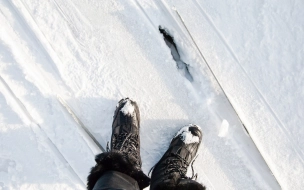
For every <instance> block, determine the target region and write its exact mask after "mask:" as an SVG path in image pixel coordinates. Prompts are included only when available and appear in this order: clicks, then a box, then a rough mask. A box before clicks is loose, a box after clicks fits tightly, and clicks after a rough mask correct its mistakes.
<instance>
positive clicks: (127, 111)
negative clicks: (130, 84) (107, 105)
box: [120, 100, 134, 115]
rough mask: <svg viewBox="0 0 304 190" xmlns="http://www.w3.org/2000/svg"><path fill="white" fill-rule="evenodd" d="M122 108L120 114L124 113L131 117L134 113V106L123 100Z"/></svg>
mask: <svg viewBox="0 0 304 190" xmlns="http://www.w3.org/2000/svg"><path fill="white" fill-rule="evenodd" d="M124 103H126V104H125V105H124V107H122V108H121V110H120V111H121V112H122V113H124V114H125V115H132V114H133V113H134V106H133V105H132V103H131V101H130V100H125V101H124Z"/></svg>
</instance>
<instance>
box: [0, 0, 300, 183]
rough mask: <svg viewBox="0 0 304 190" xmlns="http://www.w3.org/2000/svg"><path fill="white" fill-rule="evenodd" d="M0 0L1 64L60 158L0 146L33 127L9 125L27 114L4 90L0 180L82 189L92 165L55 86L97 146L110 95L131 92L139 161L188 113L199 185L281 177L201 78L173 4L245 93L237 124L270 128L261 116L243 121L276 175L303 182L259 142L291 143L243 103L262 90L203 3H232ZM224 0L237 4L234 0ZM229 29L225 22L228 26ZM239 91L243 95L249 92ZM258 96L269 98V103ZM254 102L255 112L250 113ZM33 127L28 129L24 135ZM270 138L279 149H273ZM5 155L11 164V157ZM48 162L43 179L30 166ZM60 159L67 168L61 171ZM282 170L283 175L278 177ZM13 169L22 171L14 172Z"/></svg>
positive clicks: (106, 135) (229, 82) (154, 153)
mask: <svg viewBox="0 0 304 190" xmlns="http://www.w3.org/2000/svg"><path fill="white" fill-rule="evenodd" d="M0 3H1V8H0V11H1V12H0V22H1V30H0V32H1V33H0V34H1V35H0V40H1V41H0V51H1V57H0V58H1V59H0V61H1V63H0V75H1V76H2V77H3V80H4V81H5V82H6V83H7V85H8V86H9V87H10V89H11V91H12V92H14V94H15V96H16V98H18V99H19V100H20V101H21V102H22V104H23V105H24V107H26V109H27V110H28V112H29V114H31V115H32V117H33V119H34V120H35V121H36V123H37V124H39V125H40V126H41V127H42V128H43V130H45V134H46V135H47V136H48V138H50V139H51V140H52V141H53V142H54V145H55V146H56V147H57V148H58V150H59V151H60V152H61V153H62V155H63V156H64V157H65V158H66V160H67V163H68V164H69V166H66V165H65V166H63V168H64V169H61V167H60V161H59V162H58V160H60V156H59V155H58V154H56V153H55V152H52V151H51V150H50V149H48V148H45V147H43V148H42V149H41V148H38V150H36V149H35V145H33V143H29V144H30V145H31V147H25V148H24V149H25V150H29V151H31V152H32V153H33V155H37V156H38V157H39V158H41V160H42V162H39V163H40V165H35V163H34V161H36V159H35V158H33V160H31V161H33V162H30V164H31V165H30V164H28V163H27V161H24V160H22V159H18V157H19V156H22V154H24V155H26V156H28V153H27V152H26V151H25V152H22V151H21V150H18V151H10V143H9V142H11V141H10V140H9V139H10V138H12V139H13V140H14V141H16V142H18V139H17V138H18V137H20V138H19V139H21V140H24V142H26V141H25V140H27V139H29V138H28V136H29V135H30V134H31V133H28V132H25V131H24V132H23V131H21V132H20V133H19V134H18V135H17V137H14V135H13V131H14V128H15V126H14V124H11V123H12V122H11V121H14V120H16V121H18V124H17V125H18V128H26V127H27V126H28V125H27V124H26V122H25V121H24V120H23V119H22V118H23V116H22V114H20V113H19V112H18V111H16V110H15V109H14V107H13V105H12V104H10V102H9V99H10V98H11V97H10V96H8V95H6V96H5V97H4V96H0V103H1V108H4V109H3V110H12V111H7V112H6V111H2V110H1V117H0V122H1V135H2V136H3V139H4V140H3V141H1V147H4V148H3V149H1V151H2V152H1V158H2V160H3V161H1V163H3V164H1V169H2V168H4V169H2V170H0V175H1V176H3V178H2V177H1V178H0V185H1V186H2V188H3V189H5V188H15V189H20V188H24V189H33V188H43V189H77V188H80V189H81V188H82V189H83V183H84V182H85V180H86V176H87V174H88V171H89V169H90V167H91V166H93V165H94V154H95V152H94V149H92V147H91V146H89V145H88V142H87V141H86V139H84V138H85V136H84V135H83V133H82V132H81V130H79V129H78V127H79V126H78V124H77V122H75V121H74V120H73V117H71V115H70V114H69V113H68V111H67V110H66V109H65V108H64V106H62V105H61V104H60V102H59V101H58V100H57V97H58V96H59V97H62V98H63V99H64V101H65V102H66V103H67V105H68V107H70V108H71V110H73V112H74V114H75V115H76V116H77V118H78V119H79V121H81V123H83V125H85V126H86V127H87V128H88V129H89V131H90V132H91V133H92V135H94V137H95V138H96V139H97V140H98V141H99V143H100V144H101V145H102V146H104V147H105V145H106V142H107V141H108V140H109V139H110V134H111V123H112V117H113V112H114V110H115V106H116V104H117V102H118V101H119V100H120V99H121V98H123V97H130V98H132V99H134V100H135V101H137V103H138V104H139V108H140V112H141V118H142V120H141V121H142V123H141V155H142V161H143V170H144V171H145V173H148V171H149V169H150V168H151V167H152V166H153V165H154V164H155V163H156V162H157V161H158V159H159V158H160V157H161V156H162V154H163V153H164V152H165V151H166V149H167V147H168V146H169V142H170V140H171V138H172V137H173V136H174V134H175V133H176V132H177V131H178V129H180V128H181V127H182V126H184V125H186V124H188V123H195V124H197V125H199V126H201V128H202V131H203V133H204V134H203V135H204V136H203V142H202V145H201V148H200V151H199V152H200V154H199V156H198V158H197V159H196V162H195V163H194V167H195V171H196V172H198V174H199V175H198V181H199V182H201V183H204V184H205V185H206V186H207V188H208V189H280V186H279V184H277V182H276V180H275V178H274V177H273V176H272V175H271V172H270V171H269V169H268V168H267V165H266V164H265V163H264V161H263V158H262V157H261V155H260V153H259V151H258V150H257V149H256V148H255V146H254V144H253V143H252V142H251V140H250V138H249V137H248V136H246V133H245V132H244V131H243V129H242V126H241V124H240V123H239V121H238V119H237V117H236V115H235V114H234V112H233V110H232V109H231V107H230V106H229V103H228V102H227V101H226V100H225V97H224V95H223V94H221V92H220V90H219V89H218V87H217V86H216V84H214V83H213V81H212V80H211V79H210V75H209V74H208V69H207V68H206V66H204V65H202V64H201V60H200V58H199V56H198V54H197V52H195V51H194V49H193V46H192V44H191V42H190V41H189V36H187V33H186V32H185V30H184V29H183V27H182V25H181V23H179V22H178V20H177V19H176V17H175V16H174V11H172V10H171V8H172V6H173V5H175V6H176V7H177V8H178V10H179V11H180V13H181V14H182V15H183V18H184V19H185V21H186V22H187V26H189V25H190V27H189V28H190V31H191V33H193V35H194V37H195V39H196V40H197V43H198V45H199V46H200V47H202V51H203V52H204V55H205V52H206V59H207V60H210V61H211V62H212V63H214V65H215V71H216V74H218V73H220V75H219V76H220V81H223V80H224V81H225V85H224V89H225V90H226V89H228V93H229V94H230V95H229V96H232V97H233V102H232V103H233V104H234V105H245V106H244V107H242V110H241V112H240V113H241V114H240V117H241V118H245V120H244V121H245V124H246V126H247V124H249V126H263V127H265V129H266V128H267V129H269V130H270V131H271V133H272V134H270V135H269V138H268V137H267V136H265V135H266V134H268V133H267V131H266V130H265V129H260V128H259V127H256V128H254V127H252V128H251V130H252V131H250V132H253V133H255V134H256V137H255V138H257V139H259V140H260V141H258V142H260V144H259V145H258V146H260V147H261V149H262V150H263V151H262V153H263V156H265V155H266V157H267V160H268V162H270V163H271V165H272V170H273V171H275V172H274V174H275V175H276V177H277V176H278V179H279V183H280V185H281V186H282V187H283V188H286V189H288V188H289V187H290V188H296V187H298V186H299V185H300V184H301V182H300V179H301V178H300V176H301V175H302V173H301V171H302V168H301V165H300V163H298V162H293V161H290V162H289V161H288V160H287V159H286V158H285V157H284V156H283V157H282V159H283V161H284V162H282V164H281V165H280V163H278V159H279V158H280V155H277V156H276V155H274V154H273V153H274V152H275V151H273V150H270V153H269V154H268V153H267V149H268V148H269V147H274V148H276V151H278V152H279V153H280V154H281V153H284V152H286V153H288V152H290V153H293V152H292V150H293V148H294V147H293V146H292V144H289V143H288V141H284V143H286V145H287V146H286V147H284V146H283V145H284V144H283V143H278V146H272V145H273V143H270V142H271V141H273V142H277V140H280V139H279V138H278V137H276V136H275V135H273V134H279V135H280V138H282V139H285V136H284V135H282V134H281V133H273V129H275V128H270V127H269V126H270V123H265V121H268V120H267V117H269V118H270V119H272V117H273V115H272V114H268V112H267V110H266V111H265V110H264V109H259V107H250V106H246V105H248V104H244V102H247V101H248V102H249V103H251V104H252V105H256V104H255V103H254V100H257V101H259V102H260V99H259V98H260V97H259V96H255V95H256V94H257V93H256V88H251V87H252V84H250V82H249V83H248V80H247V79H248V78H249V79H250V77H249V76H250V75H249V74H247V75H244V73H243V71H242V69H241V70H240V69H238V68H237V67H238V66H237V65H236V64H235V63H236V62H235V60H239V59H237V57H238V56H239V55H237V54H236V53H235V52H236V51H235V50H234V48H233V46H232V45H231V44H232V42H231V41H229V40H227V38H226V37H225V35H223V34H222V32H221V31H220V30H219V29H218V23H221V22H220V21H221V19H224V20H225V19H228V18H226V17H225V16H224V15H221V16H220V17H217V14H215V15H213V17H212V18H211V17H210V16H208V14H207V13H206V12H203V11H204V10H203V9H202V7H208V8H210V7H212V9H210V12H209V13H210V14H212V13H216V10H221V9H222V12H223V13H230V12H229V11H223V10H225V8H227V7H229V6H228V5H226V4H224V5H223V6H219V7H217V6H214V5H216V4H213V3H212V2H197V1H189V2H187V3H185V2H181V1H175V2H174V4H173V2H170V1H169V0H168V1H161V0H157V1H135V0H134V1H128V2H125V1H122V2H120V1H103V2H96V1H85V0H76V1H71V0H67V1H56V0H52V1H39V0H31V1H25V0H8V1H6V0H0ZM206 4H207V5H206ZM217 4H219V2H217ZM234 4H235V5H237V6H238V8H239V9H240V10H241V8H240V7H241V5H242V4H241V3H240V2H235V3H234ZM225 6H226V7H225ZM265 6H266V5H265ZM217 8H218V9H217ZM265 10H267V9H265ZM297 10H298V9H297ZM188 12H191V14H187V13H188ZM218 14H219V13H218ZM243 14H244V13H243ZM244 15H246V14H244ZM252 15H253V16H254V14H253V13H252V14H251V15H250V16H252ZM231 16H234V15H233V14H232V15H231ZM214 19H216V22H215V21H214ZM228 21H229V20H228ZM188 23H189V24H188ZM210 23H211V24H210ZM227 23H229V22H227ZM234 24H235V23H234ZM237 24H242V23H237ZM266 24H267V23H266ZM159 25H164V26H166V27H168V30H169V31H170V33H172V34H173V36H174V37H175V39H176V40H177V41H176V42H177V45H178V48H180V49H179V50H181V51H180V56H181V58H182V60H183V61H185V62H186V63H187V64H189V72H190V73H191V76H192V77H193V81H192V82H190V81H189V80H187V78H186V77H185V76H184V75H183V74H182V73H180V72H179V70H178V69H177V68H176V63H175V62H174V60H173V59H172V55H171V53H170V50H169V48H168V47H167V45H166V44H165V42H164V40H163V36H162V35H161V34H160V33H159V31H158V26H159ZM215 26H217V27H215ZM235 26H237V25H235ZM227 28H228V27H227ZM238 29H241V27H239V28H238ZM221 30H224V28H221ZM224 31H225V30H224ZM227 32H228V33H229V32H230V33H229V34H231V32H233V30H228V31H227ZM265 32H266V33H267V31H265ZM231 39H233V38H231ZM243 42H246V41H243ZM238 43H242V41H238ZM247 48H248V47H247ZM244 49H246V46H245V48H244ZM253 58H254V56H252V57H251V59H252V60H254V59H253ZM263 61H264V60H262V61H261V63H263ZM238 62H239V63H241V61H238ZM237 64H238V63H237ZM229 68H232V69H230V70H229ZM252 68H253V67H252ZM240 75H241V76H240ZM236 78H237V79H238V80H236ZM253 81H254V80H253ZM247 84H249V85H247ZM241 85H243V86H241ZM233 86H238V87H240V88H238V90H236V89H237V88H231V87H233ZM255 87H257V86H256V85H255ZM234 90H236V91H234ZM247 92H248V93H251V94H252V95H253V96H252V97H251V96H248V93H247ZM260 94H262V95H264V94H263V93H260ZM264 99H265V98H264ZM262 103H263V102H262ZM251 108H252V110H251ZM260 108H261V107H260ZM268 108H271V109H272V106H269V107H268ZM237 109H240V107H237ZM257 110H259V112H260V113H256V111H257ZM264 111H265V112H264ZM264 113H265V114H266V115H265V116H266V117H265V116H263V117H261V118H263V119H262V120H259V121H256V118H257V116H262V115H261V114H264ZM273 113H275V112H273ZM280 113H281V114H282V112H280ZM297 114H298V113H297ZM19 118H21V120H20V119H19ZM255 122H256V123H255ZM2 123H3V125H2ZM78 123H79V122H78ZM252 123H255V125H253V124H252ZM3 126H5V127H3ZM295 129H296V128H295ZM300 133H302V132H301V131H300ZM290 135H293V134H290ZM39 138H41V137H35V136H33V137H32V139H33V140H34V141H35V140H37V139H39ZM1 140H2V139H1ZM298 141H299V142H300V140H298ZM42 142H43V141H42ZM263 143H266V144H263ZM18 145H21V144H18V143H16V146H15V147H14V148H18ZM21 146H22V145H21ZM279 147H281V148H282V150H281V151H279V150H277V148H279ZM259 149H260V148H259ZM45 151H47V152H48V154H47V155H46V156H49V155H51V156H50V157H46V156H45V155H44V152H45ZM3 158H4V159H3ZM298 158H301V156H300V157H294V158H292V159H295V160H294V161H296V160H297V159H298ZM28 159H30V158H28ZM12 160H13V161H12ZM15 160H17V162H18V163H17V166H18V167H15V165H14V161H15ZM44 160H46V162H44ZM15 162H16V161H15ZM287 164H289V165H290V166H291V168H293V169H294V167H295V168H296V172H294V173H293V172H291V170H286V172H285V171H284V172H281V171H283V169H284V168H285V169H286V166H287ZM297 164H298V165H297ZM49 165H51V166H52V170H50V171H48V173H47V174H51V175H52V176H53V177H52V179H53V180H50V181H47V182H44V181H43V180H42V179H44V177H46V178H48V176H46V175H41V178H39V177H37V176H36V174H35V173H38V174H39V172H41V171H45V170H42V169H41V168H42V167H44V168H47V167H49ZM29 167H30V168H29ZM70 167H72V168H73V170H74V171H75V173H76V174H77V176H79V177H80V179H81V180H80V181H79V180H77V178H75V177H73V176H74V175H75V174H73V172H72V171H70V172H69V169H68V168H70ZM7 168H8V169H7ZM15 168H17V170H18V171H20V168H24V169H23V171H24V173H23V172H21V173H20V172H19V174H18V175H16V172H15ZM2 171H12V172H11V173H10V172H2ZM28 171H30V172H28ZM60 171H66V172H64V174H62V173H60ZM279 172H281V173H279ZM25 173H28V174H27V175H26V174H25ZM286 175H290V177H288V178H286V179H284V177H285V176H286ZM295 175H298V176H299V177H298V178H297V177H294V176H295ZM16 176H17V177H18V179H22V180H18V182H15V181H16ZM292 177H294V179H292ZM289 182H290V183H289ZM75 185H76V186H75Z"/></svg>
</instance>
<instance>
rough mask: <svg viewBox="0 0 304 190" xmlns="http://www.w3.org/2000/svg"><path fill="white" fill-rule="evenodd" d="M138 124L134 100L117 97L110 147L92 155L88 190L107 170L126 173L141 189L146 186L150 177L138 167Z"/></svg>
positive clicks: (139, 161) (137, 112)
mask: <svg viewBox="0 0 304 190" xmlns="http://www.w3.org/2000/svg"><path fill="white" fill-rule="evenodd" d="M139 123H140V115H139V109H138V106H137V104H136V102H134V101H132V100H130V99H129V98H125V99H122V100H120V101H119V102H118V105H117V107H116V110H115V113H114V117H113V124H112V137H111V149H110V150H108V152H104V153H101V154H99V155H97V156H96V157H95V161H96V163H97V164H96V166H95V167H93V168H92V169H91V172H90V175H89V176H88V183H87V185H88V187H87V188H88V189H89V190H91V189H93V187H94V185H95V183H96V182H97V180H98V179H99V178H100V177H101V176H102V175H103V174H104V173H105V172H107V171H117V172H121V173H124V174H127V175H128V176H130V177H132V178H133V179H134V180H135V181H137V183H138V186H139V188H140V189H144V188H145V187H147V186H148V185H149V183H150V179H149V177H147V176H146V175H145V174H144V173H143V171H142V170H141V158H140V141H139V128H140V126H139Z"/></svg>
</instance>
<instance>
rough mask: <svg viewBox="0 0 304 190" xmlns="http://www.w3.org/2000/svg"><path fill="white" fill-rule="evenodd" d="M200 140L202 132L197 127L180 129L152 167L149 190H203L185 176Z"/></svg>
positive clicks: (191, 126)
mask: <svg viewBox="0 0 304 190" xmlns="http://www.w3.org/2000/svg"><path fill="white" fill-rule="evenodd" d="M201 140H202V132H201V130H200V128H199V127H198V126H196V125H192V124H190V125H189V126H185V127H183V128H182V129H180V131H179V132H178V133H177V134H176V136H175V137H174V138H173V139H172V141H171V143H170V146H169V148H168V150H167V151H166V152H165V154H164V155H163V157H162V158H161V159H160V161H159V162H158V163H157V164H156V165H155V166H154V169H153V172H152V177H151V186H150V190H177V189H178V190H204V189H205V187H204V186H203V185H201V184H199V183H198V182H196V181H194V180H192V179H190V178H188V177H187V176H186V173H187V168H188V166H189V165H190V163H191V162H192V160H193V159H194V157H195V155H196V153H197V150H198V148H199V145H200V143H201Z"/></svg>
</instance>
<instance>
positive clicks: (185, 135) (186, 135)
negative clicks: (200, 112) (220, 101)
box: [175, 125, 199, 144]
mask: <svg viewBox="0 0 304 190" xmlns="http://www.w3.org/2000/svg"><path fill="white" fill-rule="evenodd" d="M190 126H191V125H188V126H185V127H183V128H181V129H180V130H179V131H178V132H177V134H176V135H175V137H177V136H179V135H180V136H181V137H182V141H183V142H184V143H185V144H192V143H199V137H198V136H195V135H193V134H192V133H191V131H189V127H190ZM197 127H198V126H197Z"/></svg>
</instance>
